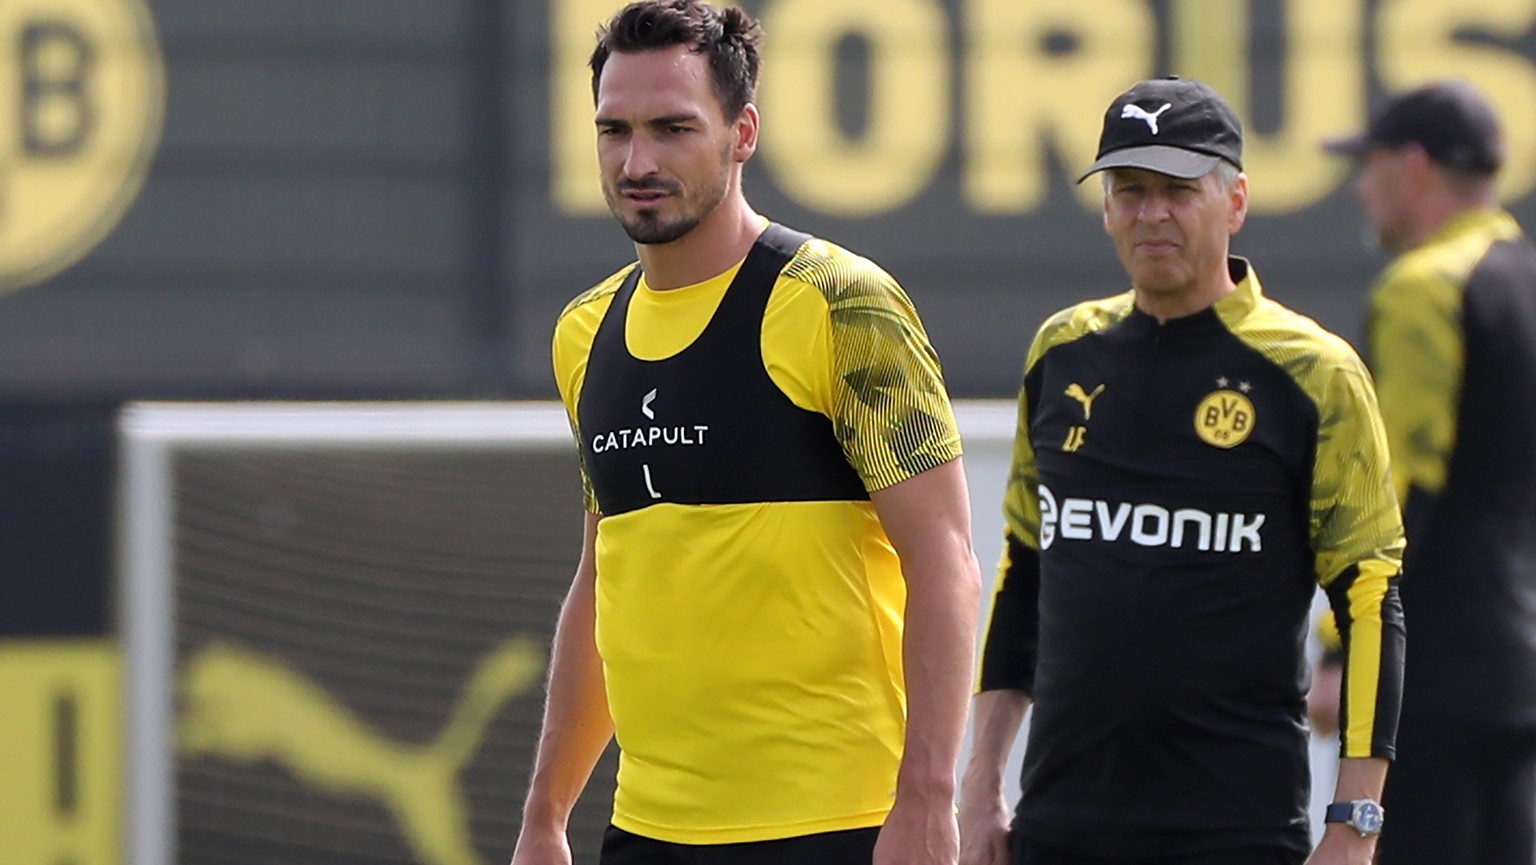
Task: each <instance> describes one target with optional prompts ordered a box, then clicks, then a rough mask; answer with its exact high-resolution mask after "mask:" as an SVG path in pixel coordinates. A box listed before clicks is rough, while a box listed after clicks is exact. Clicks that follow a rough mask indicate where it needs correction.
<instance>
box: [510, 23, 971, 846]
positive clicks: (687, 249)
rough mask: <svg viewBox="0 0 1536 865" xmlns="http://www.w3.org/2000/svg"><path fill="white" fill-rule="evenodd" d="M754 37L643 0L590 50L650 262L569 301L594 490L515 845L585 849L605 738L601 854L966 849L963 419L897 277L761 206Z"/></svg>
mask: <svg viewBox="0 0 1536 865" xmlns="http://www.w3.org/2000/svg"><path fill="white" fill-rule="evenodd" d="M760 39H761V31H760V29H759V26H758V24H757V22H756V21H754V20H753V19H752V18H750V17H749V16H748V15H746V14H745V13H744V12H742V11H741V10H739V9H734V8H731V9H722V8H716V7H713V6H710V5H707V4H705V3H701V2H696V0H665V2H660V0H649V2H640V3H634V4H631V5H629V6H627V7H625V8H624V9H623V10H621V11H620V12H619V13H618V14H617V15H616V16H615V17H614V18H612V19H611V20H610V21H609V22H608V23H607V24H606V25H605V26H604V27H603V28H602V30H601V31H600V34H599V42H598V45H597V48H596V50H595V51H594V52H593V54H592V58H591V67H592V81H593V93H594V98H595V102H596V129H597V151H598V158H599V164H600V167H601V174H602V177H601V180H602V185H603V191H604V193H605V195H606V197H607V200H608V203H609V206H610V208H611V209H612V211H613V214H614V216H615V217H616V218H617V219H618V221H619V223H620V225H621V226H622V227H623V228H624V230H625V232H626V233H627V234H628V235H629V237H630V238H631V239H632V240H633V241H634V242H635V249H636V252H637V255H638V258H639V261H638V263H637V264H634V265H630V266H628V267H625V268H623V269H622V270H620V271H618V272H617V273H615V274H614V275H613V276H612V277H610V278H608V279H606V280H604V281H603V282H602V283H601V284H599V285H598V286H596V287H595V288H593V289H591V290H589V291H587V292H585V293H584V294H582V295H580V296H579V297H577V298H576V299H575V300H574V301H572V302H571V304H570V305H569V306H568V307H567V308H566V310H565V311H564V312H563V313H562V314H561V316H560V318H559V321H558V323H557V325H556V329H555V337H554V368H555V375H556V379H557V383H558V386H559V390H560V394H561V397H562V399H563V400H564V402H565V405H566V408H567V410H568V411H569V413H570V418H571V424H572V428H573V430H574V431H575V433H576V438H577V440H578V443H579V446H580V450H581V457H582V470H583V480H584V482H585V489H586V505H587V511H588V513H587V516H586V523H585V531H584V541H583V550H582V555H581V560H580V564H579V566H578V568H577V572H576V575H575V578H574V581H573V584H572V587H571V590H570V593H569V595H568V597H567V599H566V602H565V605H564V607H563V609H562V612H561V616H560V621H559V624H558V627H557V631H556V635H555V640H554V650H553V660H552V664H551V670H550V679H549V692H548V697H547V702H546V708H545V716H544V727H543V733H542V735H541V738H540V742H539V746H538V752H537V756H536V760H535V767H534V772H533V780H532V783H531V788H530V790H529V793H528V798H527V803H526V805H525V809H524V814H523V824H522V831H521V835H520V838H519V841H518V844H517V849H516V851H515V852H514V854H513V862H514V863H516V865H557V863H568V862H570V857H571V854H570V848H569V842H568V839H567V834H566V832H567V823H568V819H569V816H570V813H571V809H572V806H573V805H574V804H575V802H576V799H577V797H578V796H579V794H580V793H581V791H582V789H583V787H584V786H585V785H586V783H587V780H588V778H589V777H590V775H591V772H592V770H593V767H594V764H595V763H596V762H597V760H598V758H599V756H600V755H601V753H602V751H603V750H604V748H605V747H606V745H607V744H608V742H609V740H610V738H611V737H614V736H616V737H617V740H618V743H619V746H620V756H619V776H618V789H617V793H616V795H615V801H614V811H613V817H612V825H611V826H610V827H609V828H608V830H607V832H606V834H605V836H604V840H603V848H602V853H601V862H602V863H603V865H631V863H657V865H660V863H677V862H689V863H700V865H709V863H721V865H728V863H765V865H766V863H784V862H795V863H810V865H820V863H826V865H842V863H846V865H855V863H858V865H865V863H870V862H874V863H888V865H890V863H898V862H900V863H945V865H949V863H953V862H954V861H955V859H956V856H957V855H958V844H959V841H958V835H957V827H956V821H955V814H954V794H955V770H956V763H957V761H958V759H959V749H960V746H961V741H962V738H963V733H964V725H965V716H966V710H967V703H968V689H969V685H970V681H971V676H972V670H973V668H974V660H975V649H974V646H975V634H976V614H977V607H978V605H979V603H980V597H979V595H980V578H979V575H978V572H977V567H976V561H975V556H974V554H973V552H972V549H971V539H970V534H971V527H970V511H969V503H968V495H967V491H966V483H965V476H964V474H963V472H962V468H961V461H960V437H959V433H958V430H957V427H956V424H955V419H954V414H953V412H952V410H951V406H950V402H949V398H948V396H947V393H946V390H945V386H944V382H943V380H942V377H941V375H940V369H939V362H938V358H937V356H936V355H935V353H934V351H933V349H932V347H931V346H930V345H929V342H928V338H927V336H926V334H925V332H924V330H923V327H922V324H921V323H920V321H919V319H918V317H917V314H916V311H915V310H914V308H913V306H912V304H911V302H910V301H909V300H908V298H907V296H906V295H905V294H904V293H903V291H902V290H901V288H900V287H899V286H898V285H897V283H896V282H895V281H894V280H893V279H892V278H891V277H890V276H889V275H888V274H886V273H885V272H884V271H883V270H881V269H880V268H879V267H877V266H876V265H875V264H873V263H871V262H870V261H868V260H867V259H864V258H861V257H859V256H857V255H854V254H852V253H850V252H847V251H845V250H843V249H841V248H839V247H837V246H835V245H834V244H832V243H829V242H827V241H825V240H821V239H817V238H812V237H809V236H807V235H804V234H801V233H799V232H795V231H792V230H790V229H788V228H786V227H784V226H782V225H778V224H774V223H770V222H769V220H767V219H765V218H764V217H762V216H760V215H758V214H757V213H755V212H754V211H753V210H752V208H751V207H750V206H749V204H748V202H747V199H746V198H745V196H744V194H743V191H742V165H743V163H745V162H746V161H747V160H748V159H749V158H751V156H752V155H753V152H754V151H755V150H756V148H757V143H758V130H759V116H758V111H757V108H756V107H755V105H754V104H753V99H754V94H755V89H756V85H757V79H758V69H759V42H760ZM781 121H782V122H793V118H781Z"/></svg>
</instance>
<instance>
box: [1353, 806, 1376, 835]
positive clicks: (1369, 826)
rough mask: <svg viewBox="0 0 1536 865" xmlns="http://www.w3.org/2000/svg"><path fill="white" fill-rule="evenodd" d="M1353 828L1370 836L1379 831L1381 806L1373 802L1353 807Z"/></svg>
mask: <svg viewBox="0 0 1536 865" xmlns="http://www.w3.org/2000/svg"><path fill="white" fill-rule="evenodd" d="M1354 816H1355V819H1354V824H1355V828H1356V829H1359V830H1360V831H1361V832H1364V833H1367V834H1371V833H1375V832H1380V831H1381V806H1380V805H1377V804H1376V803H1375V802H1360V803H1357V804H1356V805H1355V815H1354Z"/></svg>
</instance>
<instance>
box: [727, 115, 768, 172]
mask: <svg viewBox="0 0 1536 865" xmlns="http://www.w3.org/2000/svg"><path fill="white" fill-rule="evenodd" d="M734 126H735V130H736V146H735V147H733V148H731V155H732V156H734V157H735V159H736V161H737V162H746V161H747V160H748V159H751V158H752V154H754V153H756V152H757V133H758V130H759V129H760V128H761V127H762V118H761V117H759V116H758V114H757V106H756V105H753V104H752V103H750V102H748V103H747V104H746V105H744V106H742V109H741V113H740V114H738V115H737V116H736V122H735V124H734Z"/></svg>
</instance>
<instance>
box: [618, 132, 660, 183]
mask: <svg viewBox="0 0 1536 865" xmlns="http://www.w3.org/2000/svg"><path fill="white" fill-rule="evenodd" d="M658 167H659V166H658V164H657V162H656V154H655V150H654V148H653V147H652V146H651V144H650V142H649V141H648V140H647V139H646V137H645V136H643V135H634V136H631V137H630V139H629V152H628V153H627V154H625V156H624V176H625V177H628V178H629V179H631V180H639V179H640V178H642V177H649V176H650V175H652V174H655V173H656V171H657V168H658Z"/></svg>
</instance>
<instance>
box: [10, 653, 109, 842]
mask: <svg viewBox="0 0 1536 865" xmlns="http://www.w3.org/2000/svg"><path fill="white" fill-rule="evenodd" d="M120 686H121V683H120V667H119V662H118V656H117V652H116V650H115V648H114V647H113V645H112V643H111V642H109V641H107V640H35V641H19V640H18V641H14V642H4V643H0V706H4V707H5V708H4V711H0V742H3V743H4V746H3V747H0V779H4V783H0V849H3V850H4V851H5V861H6V862H17V863H28V862H69V863H73V865H116V863H117V862H118V861H119V843H118V838H119V835H120V830H119V827H120V825H121V817H120V811H121V807H122V785H123V778H122V769H121V766H122V742H121V735H122V732H121V731H122V728H123V723H122V722H123V718H122V710H121V699H120V697H119V690H120Z"/></svg>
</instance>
